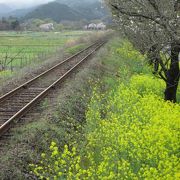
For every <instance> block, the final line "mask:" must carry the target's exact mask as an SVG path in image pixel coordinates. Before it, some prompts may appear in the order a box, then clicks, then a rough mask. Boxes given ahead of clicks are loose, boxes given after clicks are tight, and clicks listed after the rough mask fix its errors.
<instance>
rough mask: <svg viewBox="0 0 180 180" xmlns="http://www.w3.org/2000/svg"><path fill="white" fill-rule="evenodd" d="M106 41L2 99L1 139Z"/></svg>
mask: <svg viewBox="0 0 180 180" xmlns="http://www.w3.org/2000/svg"><path fill="white" fill-rule="evenodd" d="M104 43H105V41H99V42H96V43H94V44H92V45H90V46H89V47H87V48H86V49H84V50H82V51H80V52H78V53H76V54H75V55H73V56H71V57H69V58H67V59H65V60H64V61H62V62H60V63H58V64H57V65H55V66H53V67H51V68H50V69H48V70H46V71H44V72H43V73H41V74H40V75H38V76H36V77H34V78H33V79H31V80H29V81H27V82H26V83H24V84H22V85H20V86H19V87H17V88H16V89H14V90H12V91H10V92H8V93H7V94H5V95H3V96H1V97H0V137H2V136H3V135H4V134H5V133H6V131H7V130H9V129H10V128H11V127H12V126H13V124H14V123H15V122H18V120H19V119H20V118H21V117H23V116H24V115H25V114H26V113H27V112H28V111H29V110H30V109H32V108H33V107H34V106H35V105H36V104H37V103H39V102H40V101H41V100H42V99H43V98H44V97H46V96H47V95H48V94H49V93H50V91H51V90H52V89H54V88H55V87H56V86H57V85H58V84H61V83H62V82H63V81H64V80H65V79H66V78H67V77H69V75H71V74H72V72H73V71H74V70H75V69H77V68H78V67H79V66H80V65H81V64H82V63H83V62H84V61H85V60H87V59H88V58H89V57H90V56H92V55H93V54H94V53H95V52H96V51H97V50H98V49H99V48H100V47H101V46H102V45H103V44H104Z"/></svg>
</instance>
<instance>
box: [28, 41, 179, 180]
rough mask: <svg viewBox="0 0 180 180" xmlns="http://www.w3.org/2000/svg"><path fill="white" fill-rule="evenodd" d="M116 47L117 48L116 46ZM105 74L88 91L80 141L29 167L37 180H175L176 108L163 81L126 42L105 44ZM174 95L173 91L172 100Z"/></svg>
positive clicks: (57, 147) (57, 146)
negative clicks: (164, 93) (90, 93)
mask: <svg viewBox="0 0 180 180" xmlns="http://www.w3.org/2000/svg"><path fill="white" fill-rule="evenodd" d="M120 44H121V46H120V47H119V45H120ZM107 48H108V49H109V53H108V54H109V55H108V56H107V57H104V58H103V59H102V64H103V66H104V68H108V69H106V73H105V74H104V76H102V77H101V78H100V79H99V80H98V81H97V82H93V83H92V84H91V87H92V89H93V91H92V92H93V93H92V96H91V99H90V101H89V103H88V106H87V109H86V111H85V112H86V114H85V117H86V118H85V119H86V120H85V121H86V123H85V124H84V125H83V126H78V127H79V128H78V129H81V130H82V132H83V135H80V137H83V138H82V139H81V138H80V139H75V140H74V139H73V141H70V142H68V143H67V144H65V145H64V146H62V144H61V143H60V142H61V140H57V139H52V142H51V144H49V146H50V147H49V150H48V149H46V151H44V152H42V153H41V160H40V161H39V162H38V163H33V162H32V163H31V164H30V167H31V170H32V173H33V174H35V175H36V176H38V177H39V178H40V179H43V178H47V179H178V178H179V176H178V147H179V142H178V124H179V121H180V118H179V117H180V113H179V109H180V105H179V104H173V103H171V102H165V101H164V100H163V91H162V89H163V88H164V86H165V83H164V82H163V80H161V79H157V78H156V77H154V76H153V75H151V69H150V68H149V67H148V65H147V64H146V62H145V59H146V57H145V56H142V55H141V54H140V53H138V52H137V51H136V50H135V49H134V48H133V47H132V45H131V44H130V43H129V42H127V41H119V40H118V41H117V40H114V41H113V42H111V43H110V44H109V45H108V47H107ZM179 98H180V91H179V89H178V99H179Z"/></svg>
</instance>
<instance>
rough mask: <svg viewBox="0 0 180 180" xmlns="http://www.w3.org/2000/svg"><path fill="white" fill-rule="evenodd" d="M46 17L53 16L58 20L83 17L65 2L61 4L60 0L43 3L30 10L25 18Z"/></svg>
mask: <svg viewBox="0 0 180 180" xmlns="http://www.w3.org/2000/svg"><path fill="white" fill-rule="evenodd" d="M33 18H38V19H46V18H51V19H52V20H54V21H56V22H60V21H62V20H69V21H76V20H79V19H81V15H80V14H79V13H78V12H76V11H75V10H73V9H72V8H70V7H68V6H67V5H65V4H60V3H58V2H51V3H48V4H45V5H41V6H39V7H37V8H36V9H34V10H33V11H31V12H29V13H28V14H27V15H25V17H24V18H23V19H33Z"/></svg>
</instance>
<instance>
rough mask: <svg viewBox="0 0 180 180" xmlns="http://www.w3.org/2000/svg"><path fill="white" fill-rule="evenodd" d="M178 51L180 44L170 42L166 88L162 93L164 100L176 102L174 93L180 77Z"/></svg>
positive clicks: (179, 50) (179, 51)
mask: <svg viewBox="0 0 180 180" xmlns="http://www.w3.org/2000/svg"><path fill="white" fill-rule="evenodd" d="M179 53H180V44H179V43H172V44H171V64H170V68H169V70H168V71H167V74H166V77H167V82H166V90H165V93H164V94H165V100H169V101H171V102H174V103H175V102H176V93H177V88H178V82H179V77H180V71H179Z"/></svg>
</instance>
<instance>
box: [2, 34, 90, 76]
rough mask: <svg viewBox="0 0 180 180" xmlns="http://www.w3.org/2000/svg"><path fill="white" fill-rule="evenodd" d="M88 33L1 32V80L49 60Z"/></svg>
mask: <svg viewBox="0 0 180 180" xmlns="http://www.w3.org/2000/svg"><path fill="white" fill-rule="evenodd" d="M87 33H88V32H85V31H84V32H83V31H65V32H21V33H17V32H5V31H4V32H0V79H1V78H2V77H7V76H10V75H11V74H12V73H13V72H15V71H17V70H19V69H21V68H23V67H25V66H28V65H30V64H31V63H36V62H39V61H43V60H45V59H47V58H48V57H50V56H51V55H52V54H54V53H56V52H57V51H58V50H59V48H61V47H62V46H63V45H64V44H65V43H66V42H68V41H69V40H75V39H77V38H79V37H81V36H83V35H84V34H87Z"/></svg>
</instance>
